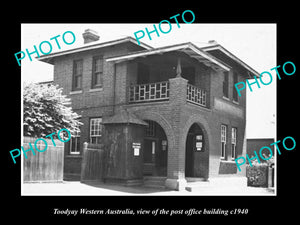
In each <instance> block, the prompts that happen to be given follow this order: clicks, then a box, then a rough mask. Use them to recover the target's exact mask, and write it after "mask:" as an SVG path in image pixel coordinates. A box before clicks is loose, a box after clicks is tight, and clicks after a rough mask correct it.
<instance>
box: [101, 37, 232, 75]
mask: <svg viewBox="0 0 300 225" xmlns="http://www.w3.org/2000/svg"><path fill="white" fill-rule="evenodd" d="M172 51H180V52H183V53H185V54H187V55H189V56H190V57H192V58H195V59H196V60H198V61H199V62H201V63H203V64H204V65H206V66H208V67H211V68H212V69H214V70H216V71H218V70H222V71H229V70H230V69H231V67H230V66H228V65H227V64H225V63H224V62H222V61H220V60H218V59H217V58H215V57H214V56H212V55H210V54H209V53H207V52H205V51H203V50H201V49H200V48H198V47H197V46H195V45H194V44H192V43H190V42H188V43H182V44H177V45H171V46H166V47H161V48H154V49H150V50H143V51H139V52H133V53H129V54H126V55H121V56H114V57H110V58H106V61H107V62H115V63H119V62H124V61H128V60H133V59H136V58H138V57H147V56H150V55H161V54H163V53H166V52H172Z"/></svg>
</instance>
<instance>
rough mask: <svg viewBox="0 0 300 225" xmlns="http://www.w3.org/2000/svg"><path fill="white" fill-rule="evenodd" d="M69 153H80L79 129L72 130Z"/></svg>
mask: <svg viewBox="0 0 300 225" xmlns="http://www.w3.org/2000/svg"><path fill="white" fill-rule="evenodd" d="M70 154H71V155H78V154H80V131H78V132H74V133H73V134H72V136H71V140H70Z"/></svg>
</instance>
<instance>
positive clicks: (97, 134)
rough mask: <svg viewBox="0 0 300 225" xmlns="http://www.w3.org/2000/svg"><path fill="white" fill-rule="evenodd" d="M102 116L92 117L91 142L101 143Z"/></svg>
mask: <svg viewBox="0 0 300 225" xmlns="http://www.w3.org/2000/svg"><path fill="white" fill-rule="evenodd" d="M101 122H102V118H92V119H91V120H90V143H92V144H100V143H101V136H102V124H101Z"/></svg>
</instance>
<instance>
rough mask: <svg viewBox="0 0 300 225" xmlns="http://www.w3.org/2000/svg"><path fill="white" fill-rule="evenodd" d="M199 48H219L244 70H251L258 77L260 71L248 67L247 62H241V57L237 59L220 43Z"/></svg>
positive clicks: (209, 49)
mask: <svg viewBox="0 0 300 225" xmlns="http://www.w3.org/2000/svg"><path fill="white" fill-rule="evenodd" d="M201 49H202V50H203V51H212V50H220V51H221V52H223V53H224V54H225V55H227V56H228V57H230V58H231V59H233V60H234V61H236V62H237V63H238V64H240V65H241V66H243V67H244V68H245V69H246V70H248V71H249V72H251V73H252V74H253V75H255V76H256V77H260V73H258V72H257V71H256V70H254V69H253V68H252V67H250V66H249V65H248V64H246V63H245V62H243V61H242V60H241V59H239V58H238V57H237V56H235V55H234V54H232V53H231V52H230V51H228V50H227V49H226V48H224V47H223V46H222V45H220V44H216V45H212V46H205V47H202V48H201Z"/></svg>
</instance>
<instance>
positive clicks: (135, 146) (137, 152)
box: [132, 142, 141, 156]
mask: <svg viewBox="0 0 300 225" xmlns="http://www.w3.org/2000/svg"><path fill="white" fill-rule="evenodd" d="M132 148H133V155H134V156H139V155H140V148H141V143H136V142H133V143H132Z"/></svg>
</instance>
